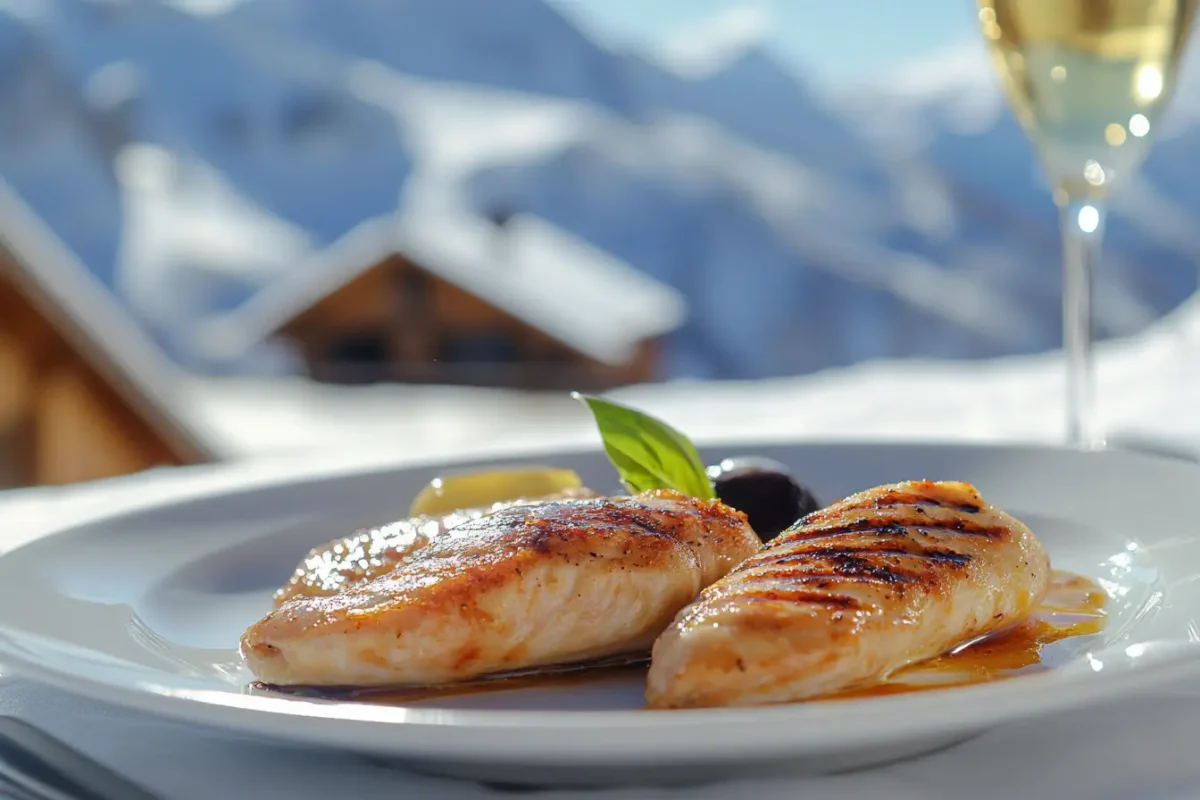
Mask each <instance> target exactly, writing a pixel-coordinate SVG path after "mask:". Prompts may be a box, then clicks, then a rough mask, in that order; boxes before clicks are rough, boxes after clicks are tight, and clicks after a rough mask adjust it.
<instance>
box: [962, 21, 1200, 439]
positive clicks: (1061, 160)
mask: <svg viewBox="0 0 1200 800" xmlns="http://www.w3.org/2000/svg"><path fill="white" fill-rule="evenodd" d="M1196 4H1197V0H980V1H979V12H978V13H979V23H980V26H981V28H982V31H983V36H984V39H985V41H986V42H987V46H988V50H989V52H990V54H991V57H992V62H993V64H994V66H995V67H996V70H997V71H998V72H999V74H1000V78H1001V82H1002V83H1003V85H1004V90H1005V93H1006V94H1007V96H1008V100H1009V103H1010V104H1011V105H1012V108H1013V111H1014V112H1015V114H1016V117H1017V119H1018V120H1019V122H1020V123H1021V125H1022V127H1023V128H1024V129H1025V132H1026V133H1027V134H1028V135H1029V137H1030V139H1031V140H1032V142H1033V144H1034V147H1035V148H1036V149H1037V151H1038V154H1039V156H1040V159H1041V162H1042V166H1043V169H1044V170H1045V173H1046V176H1047V178H1048V179H1049V181H1050V183H1051V185H1052V186H1053V188H1054V202H1055V204H1056V205H1057V206H1058V208H1059V211H1060V215H1061V226H1062V246H1063V348H1064V350H1065V354H1066V378H1067V381H1066V382H1067V436H1068V440H1069V442H1070V443H1071V444H1072V445H1073V446H1076V447H1080V448H1085V449H1092V448H1096V447H1100V446H1102V445H1103V442H1104V439H1103V436H1102V434H1101V432H1100V431H1099V430H1098V427H1097V424H1096V415H1095V406H1094V402H1095V401H1094V389H1093V381H1094V378H1093V374H1092V352H1091V351H1092V321H1091V299H1092V297H1091V296H1092V278H1093V272H1094V270H1095V267H1096V265H1097V263H1098V261H1099V259H1100V245H1101V239H1102V237H1103V234H1104V220H1105V211H1106V205H1107V200H1108V196H1109V192H1110V191H1111V190H1112V188H1113V185H1114V184H1116V183H1117V182H1118V181H1119V180H1120V179H1121V178H1123V177H1124V176H1125V175H1128V174H1129V173H1131V172H1133V171H1134V170H1135V169H1137V167H1138V166H1139V165H1140V164H1141V161H1142V159H1143V158H1144V157H1145V154H1146V150H1147V148H1148V146H1149V144H1150V138H1151V136H1152V135H1153V134H1154V133H1156V132H1157V129H1158V126H1159V119H1160V117H1161V116H1162V112H1163V110H1164V108H1165V106H1166V105H1167V103H1168V101H1169V99H1170V96H1171V92H1172V88H1173V85H1174V83H1175V75H1176V72H1177V70H1178V67H1179V60H1180V57H1181V55H1182V53H1183V50H1184V47H1185V45H1186V43H1187V40H1188V36H1189V34H1190V32H1191V27H1192V20H1193V17H1194V16H1195V12H1196Z"/></svg>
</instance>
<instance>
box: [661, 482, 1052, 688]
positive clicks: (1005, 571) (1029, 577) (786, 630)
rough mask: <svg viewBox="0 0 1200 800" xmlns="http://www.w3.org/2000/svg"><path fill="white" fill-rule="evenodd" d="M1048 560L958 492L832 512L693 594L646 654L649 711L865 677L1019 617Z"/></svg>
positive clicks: (1008, 521)
mask: <svg viewBox="0 0 1200 800" xmlns="http://www.w3.org/2000/svg"><path fill="white" fill-rule="evenodd" d="M1049 578H1050V562H1049V558H1048V557H1047V555H1046V552H1045V551H1044V550H1043V549H1042V546H1041V544H1040V543H1039V542H1038V540H1037V539H1036V537H1035V536H1034V535H1033V533H1032V532H1031V531H1030V530H1029V529H1028V528H1027V527H1025V525H1023V524H1022V523H1021V522H1019V521H1018V520H1016V519H1014V518H1013V517H1011V516H1009V515H1008V514H1006V513H1004V512H1003V511H1000V510H998V509H996V508H993V507H991V506H989V505H988V504H987V503H986V502H984V500H983V499H982V498H981V497H980V496H979V493H978V492H977V491H976V490H975V488H974V487H973V486H971V485H969V484H966V483H959V482H932V481H912V482H906V483H900V484H894V485H889V486H881V487H878V488H875V489H870V490H867V491H865V492H861V493H859V494H856V495H853V496H851V497H848V498H846V499H845V500H842V501H841V502H838V503H835V504H834V505H832V506H830V507H828V508H826V509H823V510H821V511H818V512H815V513H813V514H811V515H809V516H808V517H806V518H805V519H803V520H801V521H800V522H799V523H797V525H795V526H793V527H792V528H791V529H790V530H788V531H786V532H784V533H783V534H781V535H780V536H779V537H778V538H777V539H775V540H773V541H772V542H771V543H770V544H768V545H767V546H766V547H764V548H763V549H762V550H761V551H760V552H759V553H758V554H756V555H754V556H752V557H751V558H749V559H747V560H746V561H744V562H743V563H742V564H741V565H740V566H738V567H737V568H736V569H735V570H733V571H732V572H730V573H729V574H728V575H727V576H725V577H724V578H723V579H721V580H719V581H717V582H716V583H715V584H713V585H712V586H710V587H709V588H707V589H706V590H704V591H703V592H702V593H701V595H700V597H699V598H698V599H697V600H696V602H694V603H692V604H691V605H689V606H688V607H687V608H685V609H683V610H682V611H681V612H680V613H679V615H678V616H677V617H676V619H675V621H674V622H673V623H672V625H671V626H670V627H669V628H668V629H667V630H666V632H665V633H663V635H662V636H661V637H660V638H659V639H658V641H657V642H656V643H655V645H654V651H653V659H652V662H651V667H650V673H649V676H648V680H647V699H648V701H649V704H650V705H651V706H652V707H656V708H680V707H695V706H721V705H756V704H763V703H778V702H788V701H795V700H802V699H807V698H812V697H816V696H821V695H825V694H829V693H833V692H837V691H840V690H844V689H849V688H853V687H857V686H861V685H863V684H866V683H870V682H872V681H877V680H879V679H881V678H883V677H884V676H886V675H887V674H888V673H889V672H891V671H893V670H896V669H898V668H900V667H903V666H905V665H907V664H910V663H913V662H916V661H921V660H925V659H928V658H932V657H935V656H938V655H941V654H942V653H945V652H946V651H948V650H950V649H952V648H953V647H955V646H956V645H958V644H961V643H963V642H965V641H968V640H971V639H973V638H976V637H978V636H981V635H984V634H987V633H989V632H992V631H996V630H999V629H1001V628H1005V627H1008V626H1011V625H1012V624H1014V623H1015V622H1018V621H1020V620H1021V619H1023V618H1026V617H1027V616H1028V615H1029V614H1030V613H1031V612H1032V610H1033V608H1034V607H1035V606H1036V605H1037V603H1038V602H1039V601H1040V599H1041V598H1042V596H1043V595H1044V594H1045V592H1046V589H1047V586H1048V581H1049Z"/></svg>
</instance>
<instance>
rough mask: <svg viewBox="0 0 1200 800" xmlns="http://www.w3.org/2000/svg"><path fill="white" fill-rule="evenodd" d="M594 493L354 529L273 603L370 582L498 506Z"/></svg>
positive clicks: (318, 555)
mask: <svg viewBox="0 0 1200 800" xmlns="http://www.w3.org/2000/svg"><path fill="white" fill-rule="evenodd" d="M595 496H596V494H595V492H592V491H591V490H589V489H566V490H564V491H562V492H559V493H557V494H553V495H548V496H546V497H537V498H520V499H516V500H506V501H504V502H500V503H495V504H493V505H491V506H489V507H487V508H468V509H463V510H461V511H455V512H454V513H452V514H445V515H443V516H437V517H434V516H425V517H413V518H411V519H403V520H398V521H396V522H392V523H389V524H387V525H381V526H380V527H378V528H368V529H366V530H361V531H356V532H355V533H352V534H351V535H349V536H343V537H342V538H340V539H334V540H333V541H332V542H328V543H326V544H323V545H320V546H319V547H314V548H313V549H312V550H311V551H309V553H308V555H306V556H305V557H304V560H303V561H301V562H300V565H299V566H297V567H296V570H295V571H294V572H293V573H292V577H291V578H290V579H288V582H287V583H285V584H284V585H283V587H282V588H280V590H279V591H277V592H276V593H275V606H276V607H279V606H280V605H282V604H283V603H285V602H286V601H288V600H291V599H292V598H293V597H323V596H327V595H331V594H336V593H338V592H340V591H342V590H343V589H346V588H348V587H350V586H356V585H358V584H360V583H366V582H367V581H371V580H374V579H375V578H378V577H379V576H380V575H384V574H387V573H388V572H391V571H392V570H393V569H395V568H396V567H397V566H399V565H400V564H403V563H404V562H406V561H408V560H409V559H411V558H412V557H413V555H414V554H416V553H417V552H419V551H420V550H421V549H422V548H424V547H426V546H428V545H430V544H432V543H433V542H435V541H437V540H439V539H441V538H443V537H444V536H446V534H447V533H448V532H449V531H451V530H453V529H454V528H456V527H458V526H460V525H462V524H464V523H467V522H470V521H471V520H476V519H479V518H480V517H484V516H487V515H488V514H491V513H494V512H496V511H499V510H501V509H505V508H511V507H513V506H525V505H531V504H533V503H544V502H549V501H551V500H583V499H588V498H592V497H595Z"/></svg>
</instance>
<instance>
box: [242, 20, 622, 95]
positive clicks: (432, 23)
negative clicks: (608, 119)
mask: <svg viewBox="0 0 1200 800" xmlns="http://www.w3.org/2000/svg"><path fill="white" fill-rule="evenodd" d="M228 22H229V23H230V24H231V25H235V26H238V27H239V28H241V29H242V30H243V31H245V32H246V33H247V35H249V36H252V37H253V39H254V40H255V41H264V40H267V41H270V40H275V39H286V40H289V41H293V42H295V41H300V42H308V43H317V44H319V45H320V46H321V47H324V48H327V49H329V50H331V51H333V52H336V53H339V54H341V55H343V56H349V57H353V58H357V59H365V60H370V61H377V62H379V63H381V64H383V65H385V66H387V67H390V68H392V69H394V70H396V71H398V72H402V73H405V74H408V75H412V76H414V77H418V78H425V79H429V80H436V81H446V82H451V83H463V84H473V85H478V86H487V87H492V88H498V89H518V90H521V91H526V92H529V93H532V94H544V95H549V96H553V97H565V98H573V99H578V100H586V101H588V102H591V103H595V104H596V105H599V106H601V107H603V108H606V109H608V110H610V111H613V112H615V113H618V114H623V115H627V116H633V115H636V113H637V111H638V108H637V105H636V102H634V99H633V97H632V94H631V92H630V91H629V88H628V87H627V86H626V84H625V80H624V75H623V74H622V73H621V70H620V68H619V64H618V63H617V62H615V61H614V60H613V58H612V57H611V55H610V54H609V53H608V52H606V51H605V50H604V49H602V48H601V47H600V46H599V45H597V44H596V43H594V42H593V41H591V40H590V39H588V38H587V37H586V36H584V35H583V33H582V32H580V31H579V30H578V28H576V27H575V26H574V25H573V24H572V23H571V22H570V21H568V20H567V19H566V18H565V17H563V16H562V14H561V13H559V12H558V11H557V10H555V9H554V8H553V7H552V6H550V5H548V4H547V3H546V2H544V0H503V2H496V0H449V2H443V1H442V0H337V2H328V0H243V2H241V3H239V4H238V5H237V6H236V7H235V8H234V10H233V11H232V12H231V13H230V14H229V15H228Z"/></svg>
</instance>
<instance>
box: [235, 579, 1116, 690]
mask: <svg viewBox="0 0 1200 800" xmlns="http://www.w3.org/2000/svg"><path fill="white" fill-rule="evenodd" d="M1105 600H1106V595H1105V593H1104V591H1103V590H1102V589H1101V588H1100V587H1099V586H1098V585H1097V584H1096V583H1095V582H1094V581H1092V580H1091V579H1089V578H1085V577H1083V576H1080V575H1075V574H1072V573H1069V572H1062V571H1055V572H1054V575H1053V577H1052V579H1051V584H1050V590H1049V592H1047V594H1046V598H1045V599H1044V600H1043V602H1042V604H1041V605H1040V606H1039V607H1038V609H1037V611H1036V612H1035V613H1034V615H1033V617H1032V618H1030V619H1029V620H1027V621H1026V622H1024V623H1022V624H1020V625H1018V626H1016V627H1014V628H1011V629H1008V630H1006V631H1002V632H999V633H994V634H990V635H988V636H984V637H981V638H979V639H976V640H974V641H971V642H966V643H964V644H961V645H959V646H958V647H957V648H955V649H954V650H952V651H950V652H949V653H947V654H945V655H943V656H939V657H938V658H934V659H931V660H929V661H924V662H921V663H919V664H914V665H911V666H908V667H905V668H903V669H901V670H898V671H896V672H894V673H892V674H891V675H889V676H887V677H886V678H884V679H883V680H882V681H880V682H878V683H875V684H872V685H871V686H867V687H863V688H858V689H852V690H849V691H845V692H840V693H838V694H835V695H831V696H828V697H824V698H814V699H823V700H839V699H851V698H861V697H875V696H880V695H892V694H905V693H909V692H917V691H928V690H930V689H939V688H948V687H952V686H967V685H971V684H977V683H987V682H990V681H996V680H1001V679H1004V678H1009V677H1012V676H1014V675H1019V674H1024V673H1028V672H1034V671H1040V670H1047V669H1053V668H1054V667H1055V666H1056V664H1057V663H1059V661H1060V660H1061V659H1062V657H1063V654H1061V653H1060V654H1058V656H1059V658H1054V657H1052V656H1053V655H1054V654H1053V653H1052V652H1051V650H1052V646H1053V645H1055V644H1057V643H1060V642H1066V641H1067V640H1070V639H1074V638H1077V637H1084V636H1089V635H1092V634H1098V633H1100V632H1101V631H1103V630H1104V622H1105V617H1106V615H1105V611H1104V605H1105ZM1069 657H1070V656H1069V654H1067V655H1066V658H1068V659H1069ZM647 665H648V659H647V658H646V657H644V656H625V657H617V658H611V659H605V660H603V661H596V662H591V663H588V664H577V665H571V666H565V667H560V668H557V669H551V670H536V671H530V672H526V673H519V674H508V675H498V676H495V677H492V678H489V679H486V680H479V681H472V682H469V683H461V684H454V685H452V686H445V687H436V688H429V687H419V688H396V687H385V688H375V687H370V688H361V687H357V688H356V687H348V688H340V687H275V686H264V685H262V684H257V683H256V684H252V685H251V687H250V688H251V690H252V691H268V692H282V693H286V694H289V695H292V696H300V697H308V698H314V699H323V700H341V701H351V702H360V703H362V702H366V703H376V704H383V705H406V704H410V703H415V702H425V701H429V700H436V699H440V698H448V697H462V696H464V695H475V694H481V693H486V692H498V691H513V690H518V689H547V688H559V687H570V686H579V685H584V684H588V685H594V684H596V683H600V682H604V681H628V680H629V679H631V678H644V676H645V674H646V669H647Z"/></svg>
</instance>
